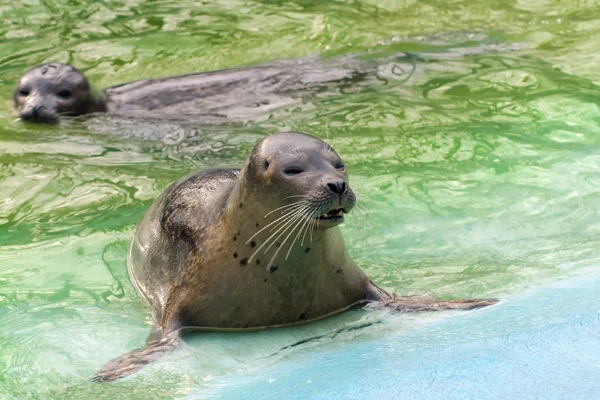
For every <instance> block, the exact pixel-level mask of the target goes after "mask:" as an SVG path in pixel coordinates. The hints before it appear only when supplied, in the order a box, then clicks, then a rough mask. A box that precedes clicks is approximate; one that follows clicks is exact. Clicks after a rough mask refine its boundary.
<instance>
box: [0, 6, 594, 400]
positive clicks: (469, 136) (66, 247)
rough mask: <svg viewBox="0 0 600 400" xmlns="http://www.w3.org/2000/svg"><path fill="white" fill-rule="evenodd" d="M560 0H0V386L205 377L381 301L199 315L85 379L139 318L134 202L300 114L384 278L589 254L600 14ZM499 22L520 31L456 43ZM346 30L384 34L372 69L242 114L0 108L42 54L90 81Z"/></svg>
mask: <svg viewBox="0 0 600 400" xmlns="http://www.w3.org/2000/svg"><path fill="white" fill-rule="evenodd" d="M525 3H526V4H525ZM562 7H563V8H561V10H560V15H557V10H556V7H555V5H554V4H553V3H552V4H551V3H546V2H543V1H540V2H535V3H531V2H522V4H521V3H519V2H513V3H506V4H504V3H503V5H499V4H491V5H490V4H488V2H475V3H474V2H472V1H471V2H468V3H467V2H464V4H462V5H461V6H460V7H457V6H456V4H454V5H452V6H450V5H448V4H446V3H445V2H420V3H410V2H407V3H402V4H399V3H398V2H396V1H386V2H381V1H377V2H375V1H370V0H363V1H360V2H354V3H352V4H345V3H343V2H327V3H326V4H324V3H323V2H316V1H315V2H311V1H293V2H278V1H254V2H239V1H236V0H233V1H221V2H219V3H217V2H213V3H210V4H201V3H197V2H177V4H176V5H175V4H174V3H172V2H166V1H116V2H110V3H92V4H90V5H85V6H84V5H81V4H76V3H72V2H66V1H59V0H54V1H46V2H39V1H34V0H32V1H28V2H27V4H25V3H23V4H22V5H20V6H16V5H14V4H12V3H11V4H8V3H6V4H0V20H1V21H2V24H0V38H1V40H0V54H1V56H0V72H1V74H0V97H1V98H3V99H6V100H5V101H3V102H2V101H0V397H3V396H4V395H5V393H8V397H9V398H13V397H14V398H49V397H61V398H81V397H82V396H91V397H93V398H102V397H104V398H125V397H126V398H128V399H132V398H154V397H161V396H162V397H169V396H176V397H184V396H186V395H188V394H190V395H192V394H193V395H194V396H203V395H202V393H203V390H202V389H211V390H217V391H218V389H219V388H220V387H221V385H222V384H223V382H224V381H223V379H224V378H223V377H226V376H229V377H231V376H234V377H235V376H238V375H239V376H246V375H252V374H253V373H255V372H256V371H260V370H261V369H262V368H266V367H268V366H272V365H276V363H277V361H278V360H279V359H278V358H277V357H275V358H274V359H271V358H269V359H265V357H266V356H268V355H270V354H273V353H274V352H277V351H278V350H279V349H281V348H284V347H286V346H289V345H290V344H292V343H296V342H298V341H301V340H304V339H305V338H308V337H313V336H319V335H323V334H324V333H325V334H327V333H328V332H334V331H335V330H336V329H338V328H339V327H340V326H346V325H351V324H354V323H360V322H361V321H363V319H364V318H373V319H374V320H375V321H380V320H384V321H390V318H391V317H389V316H386V315H374V316H369V315H365V314H364V313H361V312H354V313H349V314H347V315H343V316H340V317H338V318H337V319H334V320H328V321H323V322H322V323H319V324H313V325H310V326H307V327H302V328H295V329H286V330H280V331H274V332H261V333H253V334H235V335H233V334H212V333H211V334H204V335H198V336H196V337H194V338H192V339H190V340H189V343H190V346H188V347H185V348H182V349H181V350H180V351H177V352H175V353H173V354H172V355H170V356H168V357H166V358H165V360H164V361H162V362H160V363H157V364H156V365H152V366H150V367H149V368H148V369H147V370H145V371H144V372H143V373H141V374H139V375H138V376H136V377H135V378H134V379H130V380H126V381H123V382H120V383H117V384H112V385H93V384H91V383H89V382H88V378H89V377H91V376H92V373H93V372H94V371H95V370H96V369H98V368H99V367H100V366H101V365H103V364H104V363H105V362H106V361H107V360H108V359H110V358H112V357H114V356H117V355H120V354H122V353H125V352H126V351H129V350H131V349H133V348H135V347H138V346H140V345H141V344H142V343H143V341H144V339H145V337H146V335H147V333H148V331H149V312H148V310H147V308H146V307H145V305H144V304H143V302H142V301H141V300H140V299H139V298H138V297H137V296H136V294H135V292H134V290H133V288H132V286H131V284H130V282H129V280H128V277H127V271H126V262H125V258H126V253H127V243H128V240H129V237H130V234H131V230H132V229H133V226H134V225H135V223H136V222H137V221H138V220H139V219H140V218H141V216H142V215H143V213H144V211H145V210H146V208H147V207H148V206H149V204H150V203H151V202H152V200H153V199H154V198H155V197H156V195H157V194H158V193H160V191H161V190H162V189H164V188H165V187H166V186H167V185H168V184H169V183H170V182H172V181H174V180H176V179H178V178H179V177H181V176H183V175H185V174H186V173H188V172H190V171H192V170H195V169H198V168H205V167H212V166H218V165H239V164H240V163H242V162H243V160H244V158H245V157H246V155H247V154H248V153H249V151H250V150H251V148H252V147H253V145H254V144H255V143H256V141H258V140H259V139H260V138H261V137H262V136H263V135H265V134H268V133H272V132H275V131H280V130H287V129H294V130H301V131H307V132H310V133H313V134H315V135H318V136H319V137H322V138H325V139H328V140H329V142H330V143H332V144H333V145H334V146H335V148H336V149H337V150H338V151H339V152H340V153H341V155H342V157H343V158H344V160H345V162H346V164H347V165H348V166H349V171H350V176H351V180H352V185H353V188H354V190H355V192H356V193H357V195H358V196H359V198H361V200H363V201H364V202H365V204H367V205H368V207H369V209H370V210H371V212H372V213H373V214H374V216H375V217H376V219H377V222H376V221H371V222H372V223H371V225H372V227H370V228H369V227H366V226H361V227H360V229H359V227H357V226H356V224H355V223H354V222H352V220H351V219H350V222H349V223H348V226H347V227H345V228H344V232H345V236H346V239H347V245H348V248H349V250H350V251H351V253H352V254H353V256H354V258H355V259H356V260H357V261H358V262H359V264H360V265H361V266H363V267H364V269H365V270H366V271H367V272H368V274H369V275H370V276H371V277H372V278H373V279H374V280H375V281H376V282H377V283H379V284H381V285H383V286H385V287H387V288H389V289H391V290H396V291H398V292H402V293H419V294H422V293H429V294H433V295H436V296H441V297H448V298H458V297H474V296H499V297H500V298H501V299H507V298H510V297H511V296H512V295H513V293H517V292H521V291H523V290H525V289H526V288H528V287H536V286H540V285H542V284H545V283H546V282H549V281H556V280H560V279H564V278H566V277H567V276H569V275H572V274H577V273H583V272H585V271H587V270H589V269H591V268H594V267H595V266H596V265H597V258H598V253H597V250H596V249H597V243H598V239H599V231H600V224H599V223H598V222H597V219H598V218H597V216H598V206H597V204H598V199H599V196H600V195H599V194H598V189H597V188H598V184H599V183H600V159H599V156H598V154H599V152H598V150H599V144H600V140H599V139H598V138H599V137H600V136H599V135H598V134H599V133H600V127H599V126H598V115H599V110H598V104H599V102H598V100H599V95H598V93H599V91H598V86H597V82H598V81H599V80H600V75H599V72H598V68H597V64H598V60H597V58H598V57H599V56H598V52H596V51H595V48H596V47H597V45H598V43H597V40H595V39H594V37H597V35H596V36H594V34H596V33H597V30H598V29H600V28H598V27H600V24H598V21H597V19H594V12H593V11H594V8H593V6H592V5H589V4H587V3H582V4H580V2H577V1H570V2H568V4H567V3H565V4H563V6H562ZM457 24H460V26H457ZM469 32H474V33H469ZM394 38H396V39H394ZM377 43H385V44H381V45H377ZM511 43H523V46H522V47H523V49H522V50H518V51H499V52H480V53H477V54H471V55H465V54H464V53H465V52H466V51H465V50H464V49H465V48H472V47H477V46H487V45H498V44H504V45H506V46H509V45H510V44H511ZM457 49H462V50H460V51H459V50H457ZM356 51H370V53H369V54H370V56H371V57H382V56H383V55H385V56H390V55H392V54H397V55H398V56H397V59H396V60H395V62H394V63H393V64H391V63H390V64H386V65H384V66H382V67H380V68H379V70H378V76H379V79H380V80H379V82H378V84H377V85H373V86H360V87H357V86H353V85H348V86H345V87H343V88H342V90H341V93H339V94H336V95H332V96H326V97H316V98H313V99H311V106H310V107H308V106H306V107H299V108H297V109H296V108H294V109H289V110H284V111H285V112H283V113H282V114H281V115H279V114H275V115H273V116H272V117H271V118H269V119H266V120H264V121H261V122H256V123H247V124H233V125H223V126H199V125H198V126H196V125H194V124H183V123H177V122H173V121H170V122H164V121H162V122H161V121H157V122H155V121H139V120H128V119H118V118H106V117H99V118H91V119H86V120H84V121H72V122H70V123H67V124H65V125H64V126H60V127H39V126H31V125H27V126H26V125H23V124H21V123H19V122H17V121H15V116H14V115H13V114H12V111H11V109H10V101H9V99H10V97H11V95H12V90H13V88H14V86H13V85H14V83H15V82H16V80H17V78H18V77H19V76H20V75H21V74H22V72H23V70H24V69H25V68H27V67H29V66H31V65H34V64H37V63H40V62H43V61H48V60H54V61H63V62H70V63H72V64H74V65H76V66H78V67H81V68H82V69H83V70H85V72H86V74H87V75H88V76H89V78H90V80H91V81H92V82H93V83H94V84H95V85H96V86H98V87H106V86H110V85H114V84H118V83H122V82H125V81H129V80H134V79H140V78H144V77H151V76H157V75H171V74H178V73H185V72H195V71H201V70H209V69H217V68H225V67H232V66H240V65H248V64H251V63H258V62H264V61H268V60H273V59H278V58H297V57H301V56H305V55H308V54H314V53H319V54H323V55H326V56H341V55H344V54H348V53H350V52H356ZM365 58H369V56H366V57H365ZM446 318H447V317H446V316H419V317H410V318H408V317H405V316H403V317H400V318H399V319H393V318H392V319H393V320H394V321H395V322H391V323H385V324H374V325H371V326H369V327H367V328H364V329H358V330H355V331H349V332H346V333H342V334H339V335H337V336H336V337H335V339H332V340H324V341H323V340H320V341H317V342H316V344H315V346H329V345H335V343H337V344H338V345H339V346H342V347H343V346H344V345H346V344H348V343H350V342H353V343H363V342H364V343H367V342H368V343H371V342H373V341H376V339H377V338H379V337H382V336H385V335H387V334H389V333H390V332H412V334H413V335H417V336H418V335H419V332H421V330H420V329H421V327H422V326H423V324H427V323H429V322H431V321H438V320H441V322H439V323H440V324H442V325H441V326H444V324H445V323H446V320H445V319H446ZM457 320H458V319H453V320H452V321H454V322H453V323H454V324H457V322H456V321H457ZM357 321H358V322H357ZM400 334H403V333H400ZM565 335H569V333H566V334H565ZM325 336H326V337H328V336H327V335H325ZM424 340H425V339H424ZM311 346H313V344H311V345H307V346H304V345H302V346H297V347H296V350H294V351H292V352H284V353H285V354H284V357H288V356H289V357H290V359H292V360H294V357H295V355H296V354H299V353H302V351H303V349H306V348H312V347H311ZM198 393H200V394H198ZM211 393H214V392H211Z"/></svg>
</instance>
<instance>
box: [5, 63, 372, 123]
mask: <svg viewBox="0 0 600 400" xmlns="http://www.w3.org/2000/svg"><path fill="white" fill-rule="evenodd" d="M375 69H376V68H375V66H374V65H370V64H369V63H366V62H364V61H359V60H355V59H353V58H349V57H347V58H339V59H335V60H323V59H321V58H319V57H306V58H303V59H299V60H280V61H276V62H272V63H268V64H263V65H258V66H253V67H245V68H232V69H226V70H221V71H211V72H201V73H194V74H188V75H179V76H171V77H164V78H156V79H144V80H139V81H134V82H130V83H124V84H120V85H116V86H112V87H109V88H106V89H103V90H95V89H93V87H92V86H91V85H90V84H89V82H88V80H87V79H86V78H85V76H84V75H83V74H82V73H81V72H79V71H78V70H77V69H76V68H74V67H72V66H70V65H68V64H62V63H51V64H41V65H38V66H36V67H34V68H32V69H30V70H28V71H27V72H26V73H25V74H24V75H23V76H22V77H21V79H20V80H19V82H18V83H17V86H16V88H15V91H14V94H13V106H14V109H15V111H16V112H17V113H18V115H19V117H20V118H21V119H22V120H23V121H27V122H35V123H51V124H52V123H58V122H60V119H61V117H65V116H81V115H85V114H91V113H107V114H108V115H113V116H120V117H133V118H144V119H154V120H156V119H161V120H176V121H183V122H185V123H188V124H190V123H192V124H220V123H229V122H246V121H257V120H262V119H267V118H268V117H269V116H270V115H271V114H272V113H273V112H274V111H275V110H279V109H282V108H289V107H291V106H298V105H300V104H302V102H303V99H304V98H306V97H307V96H311V95H313V94H316V93H319V95H320V96H325V95H327V93H329V94H334V93H338V92H339V86H340V85H341V84H342V83H343V82H350V80H351V79H352V84H354V85H357V86H360V85H361V84H368V82H371V83H373V82H375V81H376V79H375V75H374V73H366V71H367V70H368V71H371V72H374V71H375Z"/></svg>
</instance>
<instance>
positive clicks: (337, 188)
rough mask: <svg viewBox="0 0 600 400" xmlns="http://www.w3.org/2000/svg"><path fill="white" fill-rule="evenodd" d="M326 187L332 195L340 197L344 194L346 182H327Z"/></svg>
mask: <svg viewBox="0 0 600 400" xmlns="http://www.w3.org/2000/svg"><path fill="white" fill-rule="evenodd" d="M327 187H328V188H329V190H331V191H332V192H333V193H335V194H337V195H339V196H341V195H343V194H344V193H346V182H344V181H341V182H329V183H328V184H327Z"/></svg>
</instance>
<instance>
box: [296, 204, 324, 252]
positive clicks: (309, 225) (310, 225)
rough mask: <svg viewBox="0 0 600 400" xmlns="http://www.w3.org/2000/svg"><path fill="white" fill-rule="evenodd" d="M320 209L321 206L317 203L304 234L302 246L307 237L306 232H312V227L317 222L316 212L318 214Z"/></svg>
mask: <svg viewBox="0 0 600 400" xmlns="http://www.w3.org/2000/svg"><path fill="white" fill-rule="evenodd" d="M318 210H319V207H318V206H317V205H315V210H314V211H313V214H312V218H310V222H309V224H308V226H307V227H306V229H305V230H304V234H303V235H302V242H300V246H302V245H304V238H306V234H307V233H308V231H309V230H310V231H311V233H312V227H313V225H314V224H315V219H316V218H315V217H316V215H315V214H317V211H318Z"/></svg>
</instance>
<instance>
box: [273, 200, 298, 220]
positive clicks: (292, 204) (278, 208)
mask: <svg viewBox="0 0 600 400" xmlns="http://www.w3.org/2000/svg"><path fill="white" fill-rule="evenodd" d="M301 203H306V201H305V200H300V201H296V202H295V203H291V204H286V205H285V206H281V207H277V208H276V209H274V210H273V211H270V212H268V213H266V214H265V216H264V217H263V218H267V217H268V216H269V215H271V214H273V213H274V212H275V211H278V210H281V209H283V208H290V207H293V206H295V205H298V204H301Z"/></svg>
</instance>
